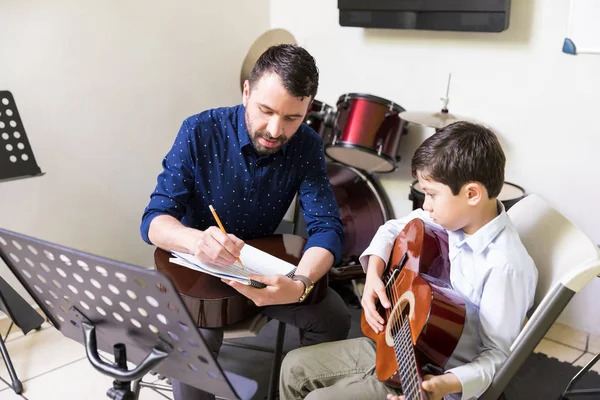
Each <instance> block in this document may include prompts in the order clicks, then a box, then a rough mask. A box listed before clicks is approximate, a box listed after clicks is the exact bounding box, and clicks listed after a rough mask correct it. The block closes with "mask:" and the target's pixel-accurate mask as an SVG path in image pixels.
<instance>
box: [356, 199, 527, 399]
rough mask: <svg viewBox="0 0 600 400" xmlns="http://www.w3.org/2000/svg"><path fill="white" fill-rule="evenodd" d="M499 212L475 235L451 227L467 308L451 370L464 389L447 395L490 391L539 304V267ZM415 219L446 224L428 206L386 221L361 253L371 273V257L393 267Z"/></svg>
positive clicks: (456, 283)
mask: <svg viewBox="0 0 600 400" xmlns="http://www.w3.org/2000/svg"><path fill="white" fill-rule="evenodd" d="M498 210H499V211H500V213H499V215H498V216H497V217H496V218H494V219H493V220H492V221H490V222H489V223H487V224H486V225H485V226H483V227H482V228H481V229H479V230H478V231H477V232H475V233H474V234H473V235H471V236H468V237H467V236H466V235H465V234H464V233H463V231H462V230H458V231H453V232H452V231H447V232H448V247H449V257H450V263H451V269H450V281H451V284H452V287H453V288H454V290H455V291H456V292H457V293H459V294H460V295H461V296H462V297H463V298H464V299H465V303H466V309H467V318H466V321H465V326H464V329H463V333H462V336H461V337H460V340H459V342H458V344H457V346H456V349H455V350H454V352H453V353H452V356H451V357H450V359H449V360H448V363H447V364H446V368H445V369H446V372H451V373H453V374H454V375H456V377H457V378H458V379H459V380H460V382H461V384H462V389H463V391H462V395H460V394H457V395H452V396H447V398H453V399H454V398H456V399H462V400H470V399H476V398H478V397H479V396H481V395H482V394H483V393H484V392H485V390H486V389H487V388H488V386H489V385H490V384H491V382H492V378H493V377H494V375H495V374H496V372H497V371H498V369H499V367H500V365H501V364H502V363H503V362H504V361H505V360H506V358H507V357H508V354H509V353H510V346H511V344H512V342H513V341H514V340H515V339H516V338H517V335H518V334H519V331H520V330H521V327H522V324H523V321H524V319H525V315H526V313H527V310H528V309H529V308H531V306H532V305H533V299H534V296H535V289H536V285H537V276H538V275H537V269H536V267H535V264H534V262H533V260H532V259H531V257H530V256H529V254H528V253H527V250H526V249H525V246H523V244H522V242H521V240H520V238H519V234H518V232H517V230H516V229H515V227H514V225H513V224H512V222H511V220H510V218H509V216H508V214H506V212H505V210H504V205H503V204H502V203H500V202H498ZM415 218H420V219H422V220H423V221H424V222H425V223H426V224H429V225H433V226H436V227H438V228H441V226H439V225H437V224H436V223H434V222H433V220H432V219H431V218H430V216H429V212H427V211H424V210H422V209H417V210H414V211H413V212H411V213H410V214H408V215H407V216H406V217H403V218H400V219H395V220H390V221H388V222H386V223H385V224H384V225H382V226H381V227H380V228H379V230H378V231H377V233H376V234H375V237H374V238H373V240H372V241H371V244H370V245H369V247H368V248H367V249H366V250H365V251H364V252H363V253H362V255H361V256H360V263H361V265H362V267H363V269H364V271H365V272H367V266H368V262H369V256H371V255H376V256H378V257H380V258H381V259H383V260H384V261H385V262H386V265H387V262H388V260H389V258H390V254H391V251H392V247H393V245H394V241H395V240H396V237H397V236H398V235H399V234H400V232H401V231H402V229H403V228H404V226H405V225H406V224H407V223H408V222H409V221H411V220H412V219H415ZM442 229H443V228H442ZM484 289H485V290H484Z"/></svg>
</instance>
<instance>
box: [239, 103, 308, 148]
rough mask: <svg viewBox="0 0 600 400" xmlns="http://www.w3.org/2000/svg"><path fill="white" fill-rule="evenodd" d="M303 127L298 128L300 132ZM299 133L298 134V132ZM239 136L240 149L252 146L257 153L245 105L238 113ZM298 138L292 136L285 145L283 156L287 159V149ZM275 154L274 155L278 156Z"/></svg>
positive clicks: (241, 106)
mask: <svg viewBox="0 0 600 400" xmlns="http://www.w3.org/2000/svg"><path fill="white" fill-rule="evenodd" d="M301 127H302V126H300V128H298V131H299V130H300V129H301ZM296 133H298V132H296ZM237 134H238V140H239V142H240V149H241V148H243V147H244V146H247V145H250V147H251V148H252V149H253V150H254V151H256V149H255V148H254V145H253V144H252V141H251V140H250V133H249V132H248V127H247V126H246V107H245V106H244V105H243V104H240V106H239V109H238V113H237ZM295 137H296V134H294V135H293V136H292V138H291V139H290V140H288V142H287V143H286V144H284V145H283V147H282V148H281V153H282V154H283V156H284V157H285V156H286V154H287V149H288V147H290V143H291V142H292V140H294V138H295ZM277 153H279V152H277ZM277 153H274V154H277Z"/></svg>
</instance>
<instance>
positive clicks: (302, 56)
mask: <svg viewBox="0 0 600 400" xmlns="http://www.w3.org/2000/svg"><path fill="white" fill-rule="evenodd" d="M271 72H275V73H276V74H277V75H278V76H279V78H281V81H282V82H283V86H284V87H285V89H286V90H287V91H288V93H289V94H291V95H292V96H294V97H308V96H311V100H312V99H314V98H315V96H316V95H317V89H318V87H319V69H318V68H317V65H316V63H315V59H314V58H313V56H311V55H310V54H309V53H308V51H306V50H305V49H304V48H302V47H300V46H296V45H293V44H279V45H275V46H271V47H269V48H268V49H267V50H266V51H265V52H264V53H263V54H262V55H261V56H260V57H259V58H258V60H257V61H256V64H254V67H253V68H252V71H250V77H249V78H248V80H249V81H250V90H252V89H253V88H254V85H255V84H256V82H258V81H259V80H260V78H262V76H263V75H264V74H265V73H271Z"/></svg>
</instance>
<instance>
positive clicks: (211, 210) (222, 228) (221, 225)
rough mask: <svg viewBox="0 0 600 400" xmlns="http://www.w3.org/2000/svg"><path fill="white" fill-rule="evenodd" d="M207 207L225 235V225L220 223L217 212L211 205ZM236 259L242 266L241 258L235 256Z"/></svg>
mask: <svg viewBox="0 0 600 400" xmlns="http://www.w3.org/2000/svg"><path fill="white" fill-rule="evenodd" d="M208 208H210V212H212V215H213V217H215V220H216V221H217V224H218V225H219V228H220V229H221V232H223V233H224V234H226V235H227V232H225V227H224V226H223V224H222V223H221V220H220V219H219V216H218V215H217V212H216V211H215V209H214V207H213V206H212V204H211V205H209V206H208ZM235 259H236V260H237V262H239V263H240V265H241V266H242V267H243V266H244V264H242V260H240V258H239V257H236V258H235Z"/></svg>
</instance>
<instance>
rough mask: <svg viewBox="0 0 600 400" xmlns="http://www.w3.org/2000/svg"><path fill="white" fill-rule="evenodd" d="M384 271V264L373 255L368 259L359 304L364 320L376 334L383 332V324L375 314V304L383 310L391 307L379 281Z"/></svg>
mask: <svg viewBox="0 0 600 400" xmlns="http://www.w3.org/2000/svg"><path fill="white" fill-rule="evenodd" d="M384 270H385V262H384V261H383V260H382V259H381V258H379V257H377V256H374V255H372V256H370V257H369V265H368V268H367V277H366V279H365V288H364V290H363V295H362V300H361V304H362V307H363V310H364V312H365V319H366V320H367V322H368V323H369V325H370V326H371V328H373V330H374V331H375V332H376V333H379V332H380V331H382V330H383V324H384V322H385V321H384V320H383V317H382V316H381V315H380V314H379V312H377V302H378V301H379V302H381V304H382V305H383V306H384V307H385V308H390V307H391V304H390V300H389V299H388V297H387V295H386V293H385V285H384V283H383V281H382V280H381V276H382V275H383V271H384Z"/></svg>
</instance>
